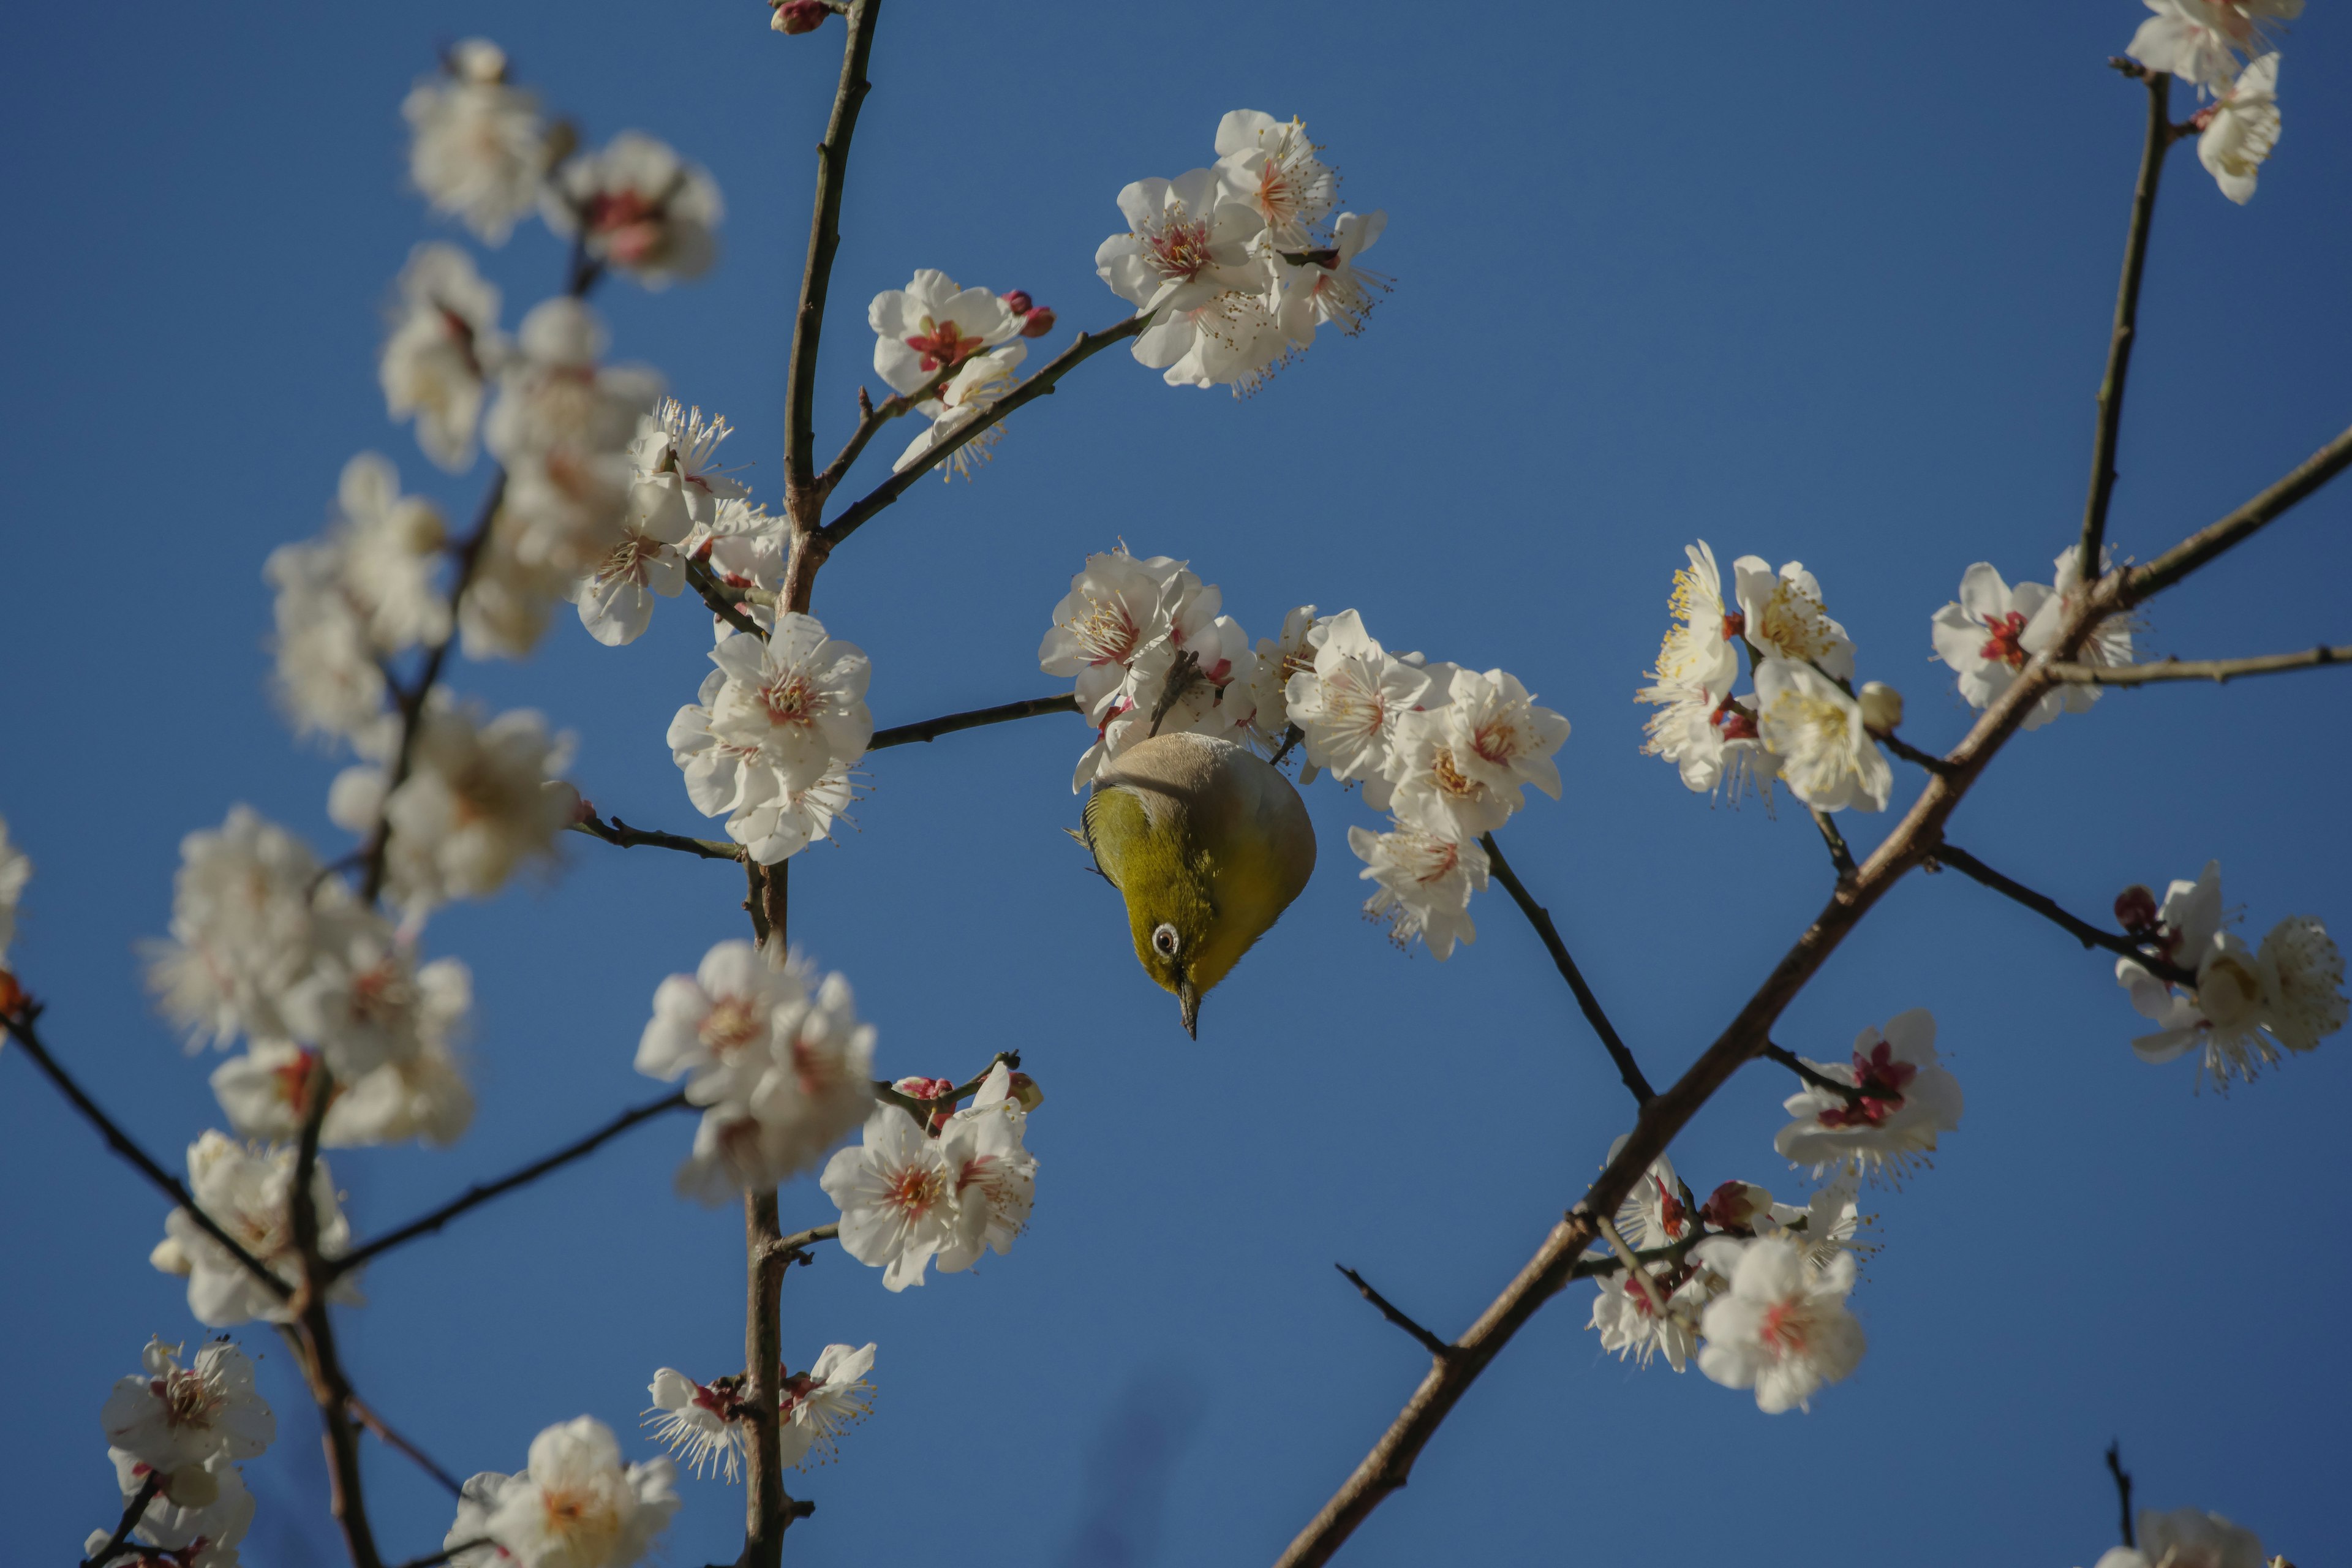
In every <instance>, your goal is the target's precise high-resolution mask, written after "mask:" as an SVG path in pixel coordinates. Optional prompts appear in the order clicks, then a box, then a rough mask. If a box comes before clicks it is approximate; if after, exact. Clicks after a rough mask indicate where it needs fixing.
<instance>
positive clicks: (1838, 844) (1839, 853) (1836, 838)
mask: <svg viewBox="0 0 2352 1568" xmlns="http://www.w3.org/2000/svg"><path fill="white" fill-rule="evenodd" d="M1930 771H1932V770H1930ZM1805 809H1806V810H1808V811H1810V812H1811V813H1812V816H1813V826H1815V827H1818V828H1820V829H1821V830H1822V843H1823V844H1826V845H1828V846H1829V849H1830V864H1831V865H1832V866H1834V867H1836V868H1837V874H1838V876H1839V877H1840V878H1846V877H1851V876H1853V850H1851V849H1849V848H1847V847H1846V846H1845V835H1844V834H1843V833H1840V832H1839V831H1838V826H1837V824H1836V823H1834V822H1832V821H1831V820H1830V814H1829V813H1828V812H1826V811H1822V810H1821V809H1819V808H1818V807H1813V806H1808V807H1806V808H1805Z"/></svg>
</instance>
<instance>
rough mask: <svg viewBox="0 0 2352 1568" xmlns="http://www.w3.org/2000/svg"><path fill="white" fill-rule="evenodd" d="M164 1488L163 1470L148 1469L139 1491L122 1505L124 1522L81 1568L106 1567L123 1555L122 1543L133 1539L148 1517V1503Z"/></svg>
mask: <svg viewBox="0 0 2352 1568" xmlns="http://www.w3.org/2000/svg"><path fill="white" fill-rule="evenodd" d="M162 1490H163V1471H161V1470H150V1471H148V1472H147V1479H145V1480H144V1481H142V1482H141V1483H140V1485H139V1490H138V1492H137V1493H136V1494H135V1495H133V1496H132V1498H131V1500H130V1501H129V1502H127V1503H125V1504H123V1505H122V1522H121V1524H118V1525H116V1526H115V1527H114V1535H113V1537H112V1539H110V1540H109V1541H108V1542H107V1543H106V1544H105V1545H104V1546H101V1547H100V1548H99V1549H98V1552H97V1553H96V1554H95V1555H93V1556H89V1557H85V1558H83V1559H82V1562H81V1568H106V1565H107V1564H108V1563H111V1562H113V1561H114V1560H115V1559H116V1558H117V1557H120V1556H121V1555H122V1543H123V1542H126V1541H129V1540H130V1539H131V1531H134V1530H136V1529H138V1528H139V1521H141V1520H142V1519H144V1518H146V1517H147V1505H148V1504H149V1503H151V1502H153V1501H154V1500H155V1494H156V1493H157V1492H160V1491H162Z"/></svg>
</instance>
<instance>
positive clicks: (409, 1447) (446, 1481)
mask: <svg viewBox="0 0 2352 1568" xmlns="http://www.w3.org/2000/svg"><path fill="white" fill-rule="evenodd" d="M344 1403H345V1405H348V1406H349V1407H350V1409H351V1413H352V1419H353V1420H355V1421H357V1422H358V1423H359V1424H360V1425H361V1426H364V1427H366V1428H367V1429H368V1430H369V1431H371V1432H373V1433H374V1434H375V1437H376V1441H377V1442H379V1443H382V1444H383V1446H384V1447H388V1448H390V1449H392V1450H393V1451H394V1452H395V1453H397V1454H401V1455H403V1456H404V1457H405V1458H408V1459H409V1460H410V1461H411V1462H412V1463H414V1464H415V1466H416V1468H418V1469H421V1470H423V1471H424V1472H425V1474H426V1475H428V1476H431V1477H432V1478H433V1479H435V1480H436V1481H438V1482H440V1483H441V1484H442V1485H443V1486H444V1487H446V1488H447V1489H448V1491H449V1495H450V1496H452V1497H456V1496H458V1495H459V1494H460V1493H461V1492H463V1490H464V1486H463V1484H462V1483H461V1482H459V1481H458V1479H457V1477H455V1476H453V1475H451V1474H450V1473H449V1472H448V1471H446V1470H445V1469H443V1468H441V1467H440V1466H439V1465H436V1464H435V1463H434V1462H433V1456H432V1455H430V1454H428V1453H426V1452H425V1450H424V1449H422V1448H420V1447H417V1446H416V1445H415V1444H414V1443H412V1442H410V1441H409V1440H408V1439H407V1438H405V1437H404V1436H401V1435H400V1434H399V1433H397V1432H395V1431H394V1430H393V1429H392V1426H391V1424H390V1423H389V1422H387V1421H385V1420H384V1418H383V1416H381V1415H377V1414H376V1413H375V1412H374V1411H373V1410H371V1409H370V1408H368V1406H367V1405H365V1404H364V1403H362V1401H361V1399H360V1396H359V1395H358V1394H352V1395H351V1396H350V1398H348V1399H347V1400H345V1401H344Z"/></svg>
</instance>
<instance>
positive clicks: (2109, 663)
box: [1934, 549, 2132, 730]
mask: <svg viewBox="0 0 2352 1568" xmlns="http://www.w3.org/2000/svg"><path fill="white" fill-rule="evenodd" d="M2056 564H2057V573H2056V577H2055V581H2054V582H2053V583H2049V584H2043V583H2020V584H2017V585H2016V586H2015V587H2011V586H2010V584H2007V583H2005V582H2003V581H2002V580H2001V575H2000V572H1999V571H1998V570H1997V569H1996V568H1995V567H1994V566H1993V564H1992V563H1991V562H1990V561H1979V562H1978V563H1976V564H1975V565H1973V566H1971V567H1969V569H1968V571H1967V572H1966V573H1964V574H1962V575H1961V577H1960V596H1959V597H1958V599H1955V600H1954V601H1953V602H1952V603H1950V604H1948V605H1945V606H1944V607H1943V608H1942V609H1940V610H1938V611H1937V612H1936V616H1935V621H1934V638H1935V645H1936V657H1937V658H1940V659H1942V660H1943V661H1944V662H1945V663H1946V664H1947V665H1949V666H1950V667H1951V669H1952V673H1953V675H1954V676H1955V677H1957V678H1958V686H1959V692H1960V696H1961V697H1962V699H1964V700H1966V701H1967V703H1968V705H1969V707H1971V708H1977V709H1982V708H1988V707H1990V706H1991V705H1992V703H1993V701H1994V700H1996V699H1998V698H1999V697H2000V694H2001V693H2002V692H2004V691H2006V690H2008V689H2010V686H2011V684H2012V683H2013V682H2015V680H2016V679H2017V677H2018V675H2019V673H2020V672H2021V671H2022V670H2023V669H2024V668H2025V666H2026V661H2027V660H2029V659H2031V658H2032V657H2033V656H2034V655H2035V654H2037V653H2041V652H2042V651H2043V650H2044V649H2046V648H2048V647H2050V646H2051V645H2052V644H2053V642H2055V641H2056V640H2057V637H2058V628H2059V626H2060V625H2061V624H2062V623H2063V621H2064V620H2065V618H2066V616H2068V615H2069V614H2071V613H2072V612H2073V610H2074V605H2075V604H2076V602H2077V600H2078V596H2079V595H2080V594H2081V593H2082V589H2083V582H2082V564H2083V556H2082V552H2080V551H2079V550H2074V549H2068V550H2064V551H2062V552H2060V553H2059V556H2058V560H2057V563H2056ZM2107 568H2108V555H2107V552H2105V551H2104V550H2102V551H2101V552H2100V555H2099V570H2100V571H2101V572H2102V573H2105V571H2106V570H2107ZM2074 657H2075V658H2076V659H2077V660H2078V661H2079V662H2081V663H2084V664H2088V665H2096V666H2098V667H2100V668H2117V667H2120V666H2123V665H2127V664H2129V663H2131V661H2132V626H2131V621H2130V618H2129V617H2128V616H2108V617H2107V618H2106V619H2105V620H2103V621H2101V622H2100V623H2099V624H2098V625H2097V626H2095V627H2094V628H2093V629H2092V632H2091V636H2090V637H2088V638H2087V639H2086V640H2085V641H2084V644H2083V647H2082V649H2081V651H2080V652H2079V653H2077V654H2076V655H2075V656H2074ZM2097 700H2099V688H2098V687H2096V686H2095V685H2090V684H2086V683H2082V682H2075V681H2068V682H2064V683H2063V684H2061V685H2059V686H2055V687H2053V688H2052V689H2050V690H2048V691H2046V692H2044V693H2042V697H2041V700H2038V701H2036V702H2035V703H2034V705H2033V707H2032V710H2030V711H2028V712H2027V714H2026V715H2025V718H2024V720H2023V721H2022V723H2021V728H2024V729H2027V730H2039V729H2040V728H2042V725H2044V724H2047V723H2048V722H2050V721H2051V720H2053V719H2055V718H2056V717H2058V715H2059V714H2061V713H2085V712H2088V711H2089V710H2090V708H2091V705H2092V704H2093V703H2095V702H2096V701H2097Z"/></svg>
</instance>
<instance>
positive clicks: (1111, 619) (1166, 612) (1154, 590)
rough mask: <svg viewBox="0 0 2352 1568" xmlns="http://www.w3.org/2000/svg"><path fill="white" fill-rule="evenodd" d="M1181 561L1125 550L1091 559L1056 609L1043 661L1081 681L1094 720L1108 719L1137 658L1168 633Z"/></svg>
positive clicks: (1084, 708) (1082, 701)
mask: <svg viewBox="0 0 2352 1568" xmlns="http://www.w3.org/2000/svg"><path fill="white" fill-rule="evenodd" d="M1180 567H1181V563H1179V562H1176V561H1173V560H1171V559H1170V558H1169V557H1167V556H1164V555H1155V556H1153V557H1151V558H1150V560H1148V561H1139V560H1138V559H1136V557H1134V556H1132V555H1130V554H1129V553H1128V552H1127V547H1126V546H1125V545H1121V546H1120V547H1119V548H1118V549H1117V550H1113V551H1109V552H1105V553H1103V554H1099V555H1089V556H1087V563H1086V567H1085V569H1084V570H1083V571H1081V572H1080V573H1078V574H1077V575H1076V576H1075V577H1072V578H1071V579H1070V591H1069V592H1068V593H1067V594H1066V595H1063V597H1062V602H1061V603H1060V604H1058V605H1055V606H1054V626H1053V629H1052V630H1050V631H1048V632H1047V633H1046V634H1045V640H1044V641H1043V642H1042V643H1040V644H1039V645H1038V647H1037V663H1038V666H1039V668H1042V669H1044V670H1045V673H1046V674H1048V675H1059V676H1066V677H1075V678H1076V681H1077V700H1078V710H1079V711H1080V712H1082V713H1084V714H1085V715H1086V716H1087V721H1089V722H1090V723H1095V724H1100V723H1101V722H1102V721H1103V720H1104V718H1105V717H1106V715H1107V713H1108V709H1109V706H1110V703H1111V702H1112V700H1114V699H1115V698H1116V697H1117V696H1118V692H1119V689H1120V688H1121V687H1122V686H1123V685H1125V684H1126V681H1127V676H1128V668H1129V666H1130V665H1132V664H1133V663H1134V662H1135V659H1136V658H1137V656H1138V655H1139V654H1141V653H1142V652H1143V650H1144V649H1145V648H1146V647H1150V646H1151V645H1152V644H1153V643H1155V642H1158V641H1160V639H1161V638H1163V637H1166V636H1167V635H1168V632H1169V628H1170V626H1171V624H1172V622H1173V619H1174V610H1175V606H1174V605H1171V604H1170V602H1169V600H1170V590H1171V587H1174V586H1175V585H1176V583H1177V574H1178V571H1179V569H1180ZM1195 580H1196V581H1197V579H1195Z"/></svg>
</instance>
